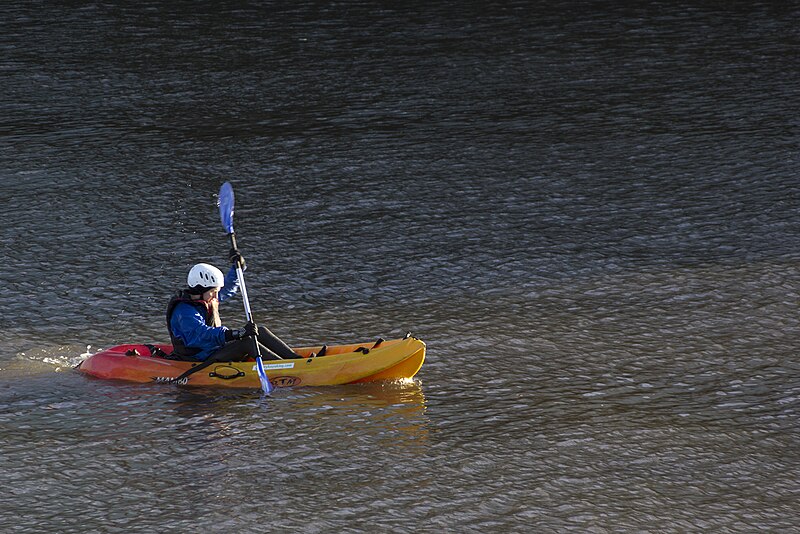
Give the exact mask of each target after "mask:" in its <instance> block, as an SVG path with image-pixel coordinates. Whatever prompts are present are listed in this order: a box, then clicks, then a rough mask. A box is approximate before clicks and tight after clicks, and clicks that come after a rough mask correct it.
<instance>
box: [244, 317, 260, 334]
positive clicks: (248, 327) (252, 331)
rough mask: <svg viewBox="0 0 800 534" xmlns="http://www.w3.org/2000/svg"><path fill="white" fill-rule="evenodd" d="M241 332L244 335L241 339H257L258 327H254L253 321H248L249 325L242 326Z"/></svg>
mask: <svg viewBox="0 0 800 534" xmlns="http://www.w3.org/2000/svg"><path fill="white" fill-rule="evenodd" d="M242 331H243V333H244V336H243V337H258V327H257V326H256V323H254V322H253V321H250V322H249V323H247V324H246V325H244V328H242Z"/></svg>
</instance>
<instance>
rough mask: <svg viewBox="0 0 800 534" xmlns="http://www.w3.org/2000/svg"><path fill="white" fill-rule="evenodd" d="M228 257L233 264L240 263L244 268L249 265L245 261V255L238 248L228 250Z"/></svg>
mask: <svg viewBox="0 0 800 534" xmlns="http://www.w3.org/2000/svg"><path fill="white" fill-rule="evenodd" d="M228 259H229V260H230V262H231V265H234V266H235V265H240V266H241V267H242V270H244V269H245V267H246V266H247V264H246V263H245V261H244V256H242V253H241V252H239V249H238V248H232V249H231V251H230V252H228Z"/></svg>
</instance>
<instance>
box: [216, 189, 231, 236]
mask: <svg viewBox="0 0 800 534" xmlns="http://www.w3.org/2000/svg"><path fill="white" fill-rule="evenodd" d="M218 205H219V218H220V220H221V221H222V227H223V228H224V229H225V233H226V234H232V233H233V186H232V185H231V183H230V182H225V183H224V184H222V187H220V188H219V203H218Z"/></svg>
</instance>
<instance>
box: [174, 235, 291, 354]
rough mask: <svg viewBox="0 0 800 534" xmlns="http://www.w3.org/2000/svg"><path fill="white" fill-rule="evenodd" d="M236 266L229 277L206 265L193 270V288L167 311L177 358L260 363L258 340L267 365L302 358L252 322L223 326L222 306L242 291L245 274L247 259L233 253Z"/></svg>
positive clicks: (189, 281)
mask: <svg viewBox="0 0 800 534" xmlns="http://www.w3.org/2000/svg"><path fill="white" fill-rule="evenodd" d="M230 260H231V263H232V266H231V268H230V270H229V271H228V274H227V276H223V274H222V271H220V270H219V269H217V268H216V267H214V266H213V265H209V264H207V263H198V264H197V265H195V266H194V267H192V268H191V270H190V271H189V276H188V277H187V279H186V282H187V285H188V287H187V288H186V289H183V290H181V291H178V293H177V294H176V295H175V296H174V297H172V299H171V300H170V301H169V305H168V306H167V328H168V330H169V335H170V338H171V339H172V346H173V353H172V355H171V357H172V358H174V359H179V360H186V361H206V360H208V359H209V358H213V359H214V361H243V360H246V359H249V358H255V346H254V345H253V342H254V339H253V338H254V336H257V338H258V343H259V344H260V347H259V348H260V350H261V357H262V358H263V359H265V360H280V359H287V358H292V359H294V358H302V356H300V355H299V354H297V353H296V352H294V351H293V350H292V349H291V348H290V347H289V346H288V345H287V344H286V343H284V342H283V341H281V340H280V339H279V338H278V337H277V336H276V335H275V334H273V333H272V332H270V331H269V330H268V329H267V328H266V327H264V326H261V327H256V325H255V324H254V323H252V322H248V323H247V324H246V325H245V326H244V327H243V328H240V329H236V330H232V329H230V328H228V327H225V326H222V322H221V320H220V317H219V303H220V302H224V301H225V300H227V299H229V298H230V297H232V296H233V295H235V294H236V293H237V292H238V290H239V280H238V278H237V276H236V266H237V265H241V266H242V269H243V270H244V269H246V268H247V266H246V264H245V261H244V258H243V257H242V255H241V253H240V252H239V251H238V250H237V249H231V251H230Z"/></svg>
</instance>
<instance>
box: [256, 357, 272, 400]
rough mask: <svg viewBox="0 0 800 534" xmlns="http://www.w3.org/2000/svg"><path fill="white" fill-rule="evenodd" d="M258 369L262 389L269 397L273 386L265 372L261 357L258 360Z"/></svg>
mask: <svg viewBox="0 0 800 534" xmlns="http://www.w3.org/2000/svg"><path fill="white" fill-rule="evenodd" d="M256 369H258V379H259V380H261V389H262V390H264V393H266V394H267V395H269V394H270V392H271V391H272V384H271V383H270V381H269V378H267V373H266V372H265V371H264V363H263V362H262V361H261V356H259V357H258V358H256Z"/></svg>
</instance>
